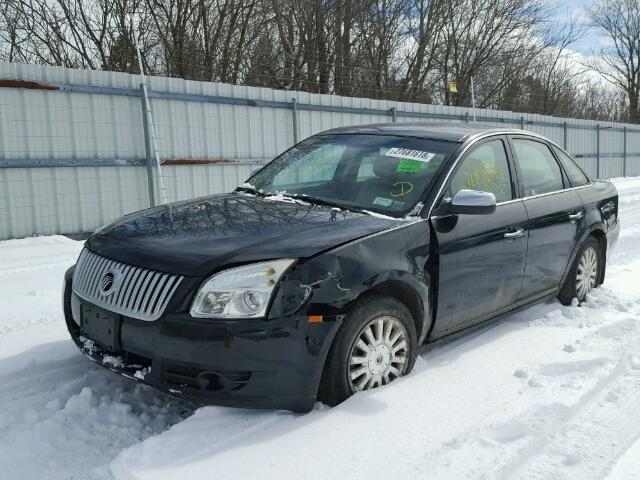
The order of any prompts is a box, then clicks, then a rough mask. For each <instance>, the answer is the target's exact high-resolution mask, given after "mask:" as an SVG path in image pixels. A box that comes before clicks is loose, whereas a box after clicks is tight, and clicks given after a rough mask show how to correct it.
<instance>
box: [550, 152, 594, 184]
mask: <svg viewBox="0 0 640 480" xmlns="http://www.w3.org/2000/svg"><path fill="white" fill-rule="evenodd" d="M554 150H555V152H556V155H557V156H558V158H559V159H560V163H562V167H563V168H564V171H565V172H566V173H567V177H569V182H570V183H571V186H572V187H581V186H582V185H587V184H588V183H589V177H587V175H586V174H585V173H584V172H583V171H582V169H581V168H580V167H579V166H578V165H577V164H576V162H575V160H573V158H571V157H570V156H569V155H567V154H566V153H564V152H563V151H562V150H560V149H559V148H554Z"/></svg>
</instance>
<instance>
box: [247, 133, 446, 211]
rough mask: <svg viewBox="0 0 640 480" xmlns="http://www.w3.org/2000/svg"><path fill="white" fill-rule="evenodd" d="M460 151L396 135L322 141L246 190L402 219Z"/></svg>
mask: <svg viewBox="0 0 640 480" xmlns="http://www.w3.org/2000/svg"><path fill="white" fill-rule="evenodd" d="M457 146H458V144H457V143H454V142H447V141H440V140H431V139H420V138H410V137H400V136H393V135H367V134H360V135H319V136H315V137H311V138H308V139H307V140H305V141H303V142H301V143H299V144H297V145H295V146H294V147H293V148H291V149H289V150H287V151H286V152H285V153H283V154H282V155H280V156H279V157H277V158H276V159H274V160H273V161H272V162H270V163H269V164H267V165H266V166H265V167H264V168H262V169H261V170H259V171H258V172H257V173H256V174H254V175H253V176H252V177H251V178H250V179H249V180H248V182H247V183H248V185H245V188H250V189H253V190H255V191H257V192H260V193H261V194H266V195H276V194H285V195H289V196H293V197H296V198H302V199H306V200H308V201H311V202H316V203H322V204H326V205H332V206H336V207H340V208H345V209H354V210H368V211H373V212H376V213H381V214H384V215H390V216H394V217H401V216H404V215H406V214H407V213H409V212H411V211H412V210H413V209H414V207H415V206H416V204H417V203H418V202H420V201H421V200H422V199H423V198H424V197H425V194H426V193H427V191H428V189H429V188H431V186H432V183H433V181H434V179H435V178H436V175H437V173H438V171H439V170H440V167H441V165H442V164H443V163H444V161H445V160H446V159H447V158H448V157H449V155H451V153H452V152H453V151H454V150H455V149H456V147H457Z"/></svg>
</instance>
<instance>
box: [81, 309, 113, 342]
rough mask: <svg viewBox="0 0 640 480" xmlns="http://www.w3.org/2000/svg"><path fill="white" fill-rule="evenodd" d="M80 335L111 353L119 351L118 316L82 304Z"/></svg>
mask: <svg viewBox="0 0 640 480" xmlns="http://www.w3.org/2000/svg"><path fill="white" fill-rule="evenodd" d="M81 319H82V325H81V328H82V333H84V335H85V336H86V337H87V338H89V339H91V340H93V341H94V342H96V343H98V344H99V345H101V346H102V347H104V348H106V349H108V350H109V351H111V352H116V351H117V350H119V343H120V342H119V338H120V315H118V314H116V313H112V312H108V311H107V310H103V309H101V308H98V307H94V306H92V305H86V304H82V314H81Z"/></svg>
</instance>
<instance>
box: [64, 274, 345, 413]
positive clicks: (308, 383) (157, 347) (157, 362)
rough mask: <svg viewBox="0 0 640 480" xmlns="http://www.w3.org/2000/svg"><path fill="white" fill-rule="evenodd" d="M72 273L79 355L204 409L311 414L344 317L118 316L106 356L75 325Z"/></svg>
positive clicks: (69, 315)
mask: <svg viewBox="0 0 640 480" xmlns="http://www.w3.org/2000/svg"><path fill="white" fill-rule="evenodd" d="M72 274H73V272H72V271H70V272H67V275H66V276H65V277H66V278H65V290H64V310H65V318H66V322H67V327H68V329H69V333H70V334H71V337H72V338H73V340H74V341H75V343H76V344H77V345H78V347H79V348H80V350H81V351H82V353H83V354H85V355H86V356H87V357H89V358H90V359H91V360H93V361H95V362H96V363H98V364H100V365H102V366H104V367H105V368H108V369H109V370H111V371H113V372H115V373H118V374H120V375H123V376H125V377H128V378H131V379H134V380H137V381H141V382H143V383H146V384H149V385H151V386H154V387H156V388H159V389H161V390H163V391H165V392H168V393H172V394H176V395H179V396H182V397H185V398H189V399H192V400H197V401H201V402H203V403H209V404H216V405H228V406H236V407H250V408H281V409H286V410H291V411H294V412H306V411H309V410H311V409H312V408H313V405H314V403H315V400H316V395H317V390H318V384H319V382H320V376H321V374H322V368H323V366H324V360H325V358H326V355H327V352H328V350H329V347H330V345H331V342H332V340H333V338H334V336H335V334H336V331H337V329H338V327H339V323H340V321H341V317H333V318H330V319H328V321H327V317H325V321H324V322H322V323H312V324H311V323H308V321H307V317H306V316H305V315H302V314H301V315H292V316H288V317H283V318H277V319H269V320H264V319H256V320H227V321H223V320H210V319H195V318H192V317H191V316H189V315H188V314H186V313H185V314H167V315H164V316H163V317H161V318H160V319H159V320H157V321H153V322H146V321H142V320H136V319H132V318H128V317H124V316H120V320H119V322H120V323H119V334H118V340H117V342H116V346H115V348H113V349H112V350H109V349H107V348H105V347H103V346H101V345H99V344H98V343H96V342H94V341H93V340H92V339H91V338H88V337H87V336H86V335H85V334H84V332H83V331H82V329H81V327H80V325H79V324H80V322H79V319H78V316H79V312H80V310H81V308H82V305H83V301H81V300H80V299H79V298H78V297H77V296H76V295H75V294H73V292H72V290H71V277H72ZM85 304H86V302H85ZM74 317H76V319H75V320H74Z"/></svg>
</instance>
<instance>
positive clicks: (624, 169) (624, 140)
mask: <svg viewBox="0 0 640 480" xmlns="http://www.w3.org/2000/svg"><path fill="white" fill-rule="evenodd" d="M622 176H623V177H626V176H627V127H624V128H623V129H622Z"/></svg>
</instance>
